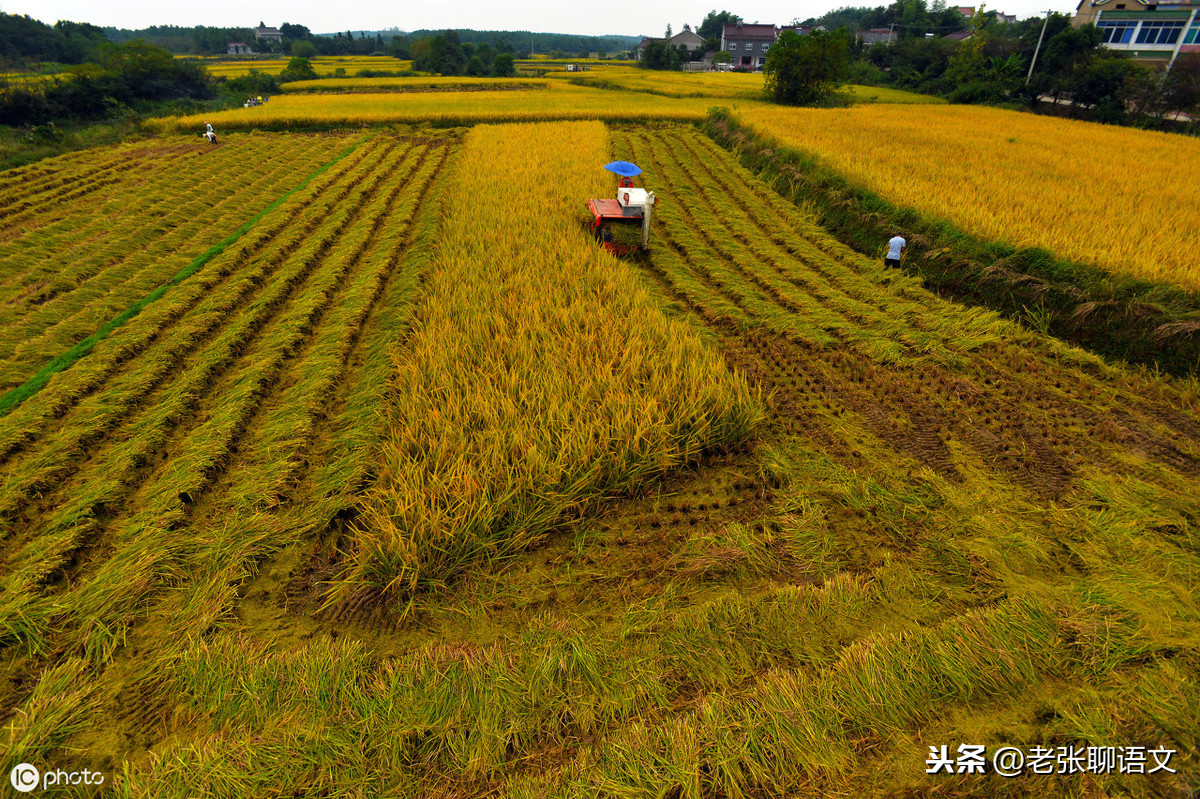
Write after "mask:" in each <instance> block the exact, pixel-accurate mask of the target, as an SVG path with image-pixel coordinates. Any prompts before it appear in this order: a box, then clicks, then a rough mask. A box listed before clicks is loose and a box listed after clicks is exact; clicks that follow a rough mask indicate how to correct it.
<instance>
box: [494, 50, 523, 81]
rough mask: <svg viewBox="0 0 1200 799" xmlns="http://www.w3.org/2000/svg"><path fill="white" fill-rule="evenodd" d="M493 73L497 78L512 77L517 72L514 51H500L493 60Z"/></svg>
mask: <svg viewBox="0 0 1200 799" xmlns="http://www.w3.org/2000/svg"><path fill="white" fill-rule="evenodd" d="M492 74H493V75H495V76H496V77H497V78H511V77H513V76H515V75H516V74H517V66H516V64H515V63H514V62H513V57H512V53H500V54H499V55H498V56H496V59H495V60H494V61H493V62H492Z"/></svg>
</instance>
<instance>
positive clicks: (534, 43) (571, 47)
mask: <svg viewBox="0 0 1200 799" xmlns="http://www.w3.org/2000/svg"><path fill="white" fill-rule="evenodd" d="M292 27H293V26H289V25H284V26H283V28H285V29H288V28H292ZM295 27H296V29H298V30H300V31H302V32H303V33H302V34H293V35H294V36H301V37H308V36H311V37H312V38H321V39H333V38H338V37H344V38H347V39H348V40H353V41H355V42H358V41H376V42H378V44H375V45H371V46H369V47H367V49H383V47H384V46H385V45H386V44H387V43H388V42H389V41H390V40H391V39H394V38H403V39H407V40H409V41H415V40H417V39H423V38H425V37H428V36H435V35H437V34H439V33H444V32H445V31H444V30H443V29H439V30H416V31H402V30H400V29H398V28H385V29H380V30H349V31H335V32H331V33H312V34H310V33H308V29H307V28H302V27H300V26H295ZM455 32H456V33H457V34H458V39H459V41H461V42H463V43H464V44H466V43H471V44H482V43H484V42H486V43H488V44H490V45H492V46H493V47H495V46H496V45H497V44H500V43H501V42H503V43H507V44H508V45H509V48H510V49H511V51H512V52H515V53H524V52H529V48H530V47H532V48H533V52H535V53H549V52H552V51H556V50H557V51H558V52H561V53H563V54H566V55H574V54H576V53H581V52H588V53H594V52H599V51H604V52H606V53H616V52H619V51H621V50H629V49H632V48H634V47H637V45H638V43H639V42H640V41H641V40H642V37H640V36H622V35H611V36H578V35H575V34H569V33H535V32H531V31H477V30H472V29H470V28H458V29H455ZM104 34H105V35H106V36H107V37H108V39H109V40H110V41H114V42H127V41H130V40H132V39H145V40H146V41H148V42H150V43H151V44H156V45H158V46H159V47H163V48H166V49H167V50H170V51H171V52H172V53H178V54H220V53H224V52H225V46H226V44H227V43H228V42H230V41H242V42H249V43H250V44H251V45H252V46H254V48H255V50H256V51H259V50H262V51H265V50H268V49H269V48H268V46H267V45H265V44H263V43H261V42H256V41H255V39H254V31H253V28H249V27H247V28H209V27H205V26H203V25H198V26H195V27H180V26H177V25H154V26H151V27H149V28H142V29H140V30H126V29H120V28H112V27H108V28H104ZM346 34H350V36H349V37H347V36H346ZM284 35H285V36H289V31H288V30H284ZM380 39H382V41H381V42H380V41H379V40H380ZM285 44H286V43H285ZM277 47H278V46H277ZM322 52H324V51H323V50H322Z"/></svg>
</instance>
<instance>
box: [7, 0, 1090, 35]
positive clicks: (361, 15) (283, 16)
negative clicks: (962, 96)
mask: <svg viewBox="0 0 1200 799" xmlns="http://www.w3.org/2000/svg"><path fill="white" fill-rule="evenodd" d="M927 1H928V2H932V0H927ZM974 1H975V0H958V2H962V3H964V4H971V3H973V2H974ZM712 2H713V0H708V2H703V0H702V1H701V2H689V1H688V0H660V2H656V3H629V2H623V0H617V2H593V3H580V2H563V1H562V0H529V1H528V2H522V3H503V2H501V3H497V2H494V0H493V1H492V2H489V0H435V2H422V3H397V2H394V0H392V2H383V0H353V1H352V2H349V3H337V2H329V1H328V0H326V1H325V2H315V0H258V2H246V0H191V2H178V0H176V2H171V3H161V2H143V1H142V0H108V2H96V0H0V11H4V12H6V13H8V14H28V15H29V16H31V17H33V18H35V19H40V20H42V21H43V22H46V23H48V24H54V23H55V22H57V21H58V20H60V19H69V20H71V21H73V22H90V23H92V24H93V25H101V26H108V25H111V26H114V27H118V28H133V29H136V28H145V27H148V26H150V25H185V26H191V25H209V26H213V27H255V26H257V25H258V23H259V22H260V21H262V22H265V23H266V24H267V25H271V26H276V27H278V26H279V25H280V24H281V23H284V22H290V23H292V24H299V25H307V26H308V27H309V29H310V30H312V31H313V32H314V33H332V32H334V31H345V30H352V31H359V30H381V29H387V28H393V27H394V28H399V29H401V30H405V31H411V30H420V29H422V28H428V29H440V28H473V29H475V30H531V31H536V32H548V33H578V34H585V35H592V36H603V35H607V34H622V35H629V36H642V35H645V36H661V35H662V34H663V32H664V31H665V30H666V27H667V25H668V23H669V24H670V25H671V28H672V30H673V31H674V32H675V33H678V32H679V31H680V30H681V29H682V27H683V24H684V23H685V22H687V23H691V25H692V26H693V27H695V26H697V25H699V24H700V22H701V20H703V19H704V15H705V14H707V13H708V12H709V11H710V10H713V5H712ZM890 2H891V0H807V1H806V2H804V3H787V2H782V1H781V0H754V1H753V2H743V1H742V0H729V2H728V4H726V3H725V2H722V3H721V4H720V5H717V6H716V9H717V10H723V9H725V8H728V9H729V10H730V11H733V12H734V13H736V14H740V15H741V17H742V18H743V19H744V20H746V21H747V22H764V23H766V22H773V23H776V24H781V25H782V24H787V23H789V22H791V21H792V20H793V19H807V18H809V17H816V16H820V15H821V14H823V13H825V12H826V11H829V10H832V9H834V8H840V7H843V6H871V7H873V6H877V5H888V4H890ZM947 5H957V2H954V0H948V2H947ZM987 8H988V9H990V10H995V11H1003V12H1005V13H1007V14H1016V15H1017V17H1018V18H1019V19H1025V18H1026V17H1031V16H1035V15H1038V14H1041V13H1044V12H1045V11H1046V10H1047V9H1049V10H1053V11H1060V12H1063V13H1070V14H1073V13H1074V11H1075V3H1073V2H1070V0H1066V1H1065V2H1064V0H1049V2H1048V1H1047V0H991V2H988V3H987Z"/></svg>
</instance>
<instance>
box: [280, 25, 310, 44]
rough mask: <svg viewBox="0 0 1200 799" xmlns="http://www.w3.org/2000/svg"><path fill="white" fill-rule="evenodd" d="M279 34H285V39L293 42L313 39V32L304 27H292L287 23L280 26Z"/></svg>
mask: <svg viewBox="0 0 1200 799" xmlns="http://www.w3.org/2000/svg"><path fill="white" fill-rule="evenodd" d="M279 32H280V33H282V34H283V38H285V39H291V40H292V41H293V42H298V41H300V40H301V39H311V38H312V32H311V31H309V29H308V28H307V27H305V26H304V25H292V24H290V23H287V22H285V23H283V24H282V25H280V26H279Z"/></svg>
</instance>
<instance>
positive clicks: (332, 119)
mask: <svg viewBox="0 0 1200 799" xmlns="http://www.w3.org/2000/svg"><path fill="white" fill-rule="evenodd" d="M750 102H752V101H741V102H740V105H742V106H744V105H746V104H747V103H750ZM753 102H754V104H755V105H757V104H758V103H757V101H753ZM710 105H712V102H711V100H709V99H706V98H703V97H699V98H669V97H657V96H654V95H648V94H641V93H636V92H629V93H623V92H611V91H605V90H602V89H589V88H586V87H583V86H573V85H570V84H561V83H559V82H555V81H551V82H549V84H548V86H547V88H546V89H531V90H527V91H505V92H478V91H475V92H405V93H397V94H384V93H369V94H328V93H325V94H288V95H277V96H275V97H272V98H271V101H270V102H269V103H267V104H266V105H262V106H258V107H255V108H234V109H230V110H226V111H218V112H215V113H212V112H208V113H205V114H193V115H191V116H185V117H160V118H158V119H152V120H149V121H148V122H147V123H146V126H147V127H148V128H149V129H150V130H152V131H155V132H164V133H165V132H175V131H180V130H193V129H196V128H197V126H199V128H200V129H203V127H204V123H205V122H211V123H212V124H213V125H214V126H215V127H216V128H217V129H218V130H222V129H239V128H240V129H247V128H255V127H259V128H261V127H307V126H315V125H362V124H392V123H415V122H435V123H441V124H451V125H466V124H474V123H478V122H521V121H539V120H545V121H553V120H568V119H605V120H612V121H643V120H656V121H659V120H673V121H698V120H701V119H703V118H704V116H705V114H706V113H707V111H708V107H709V106H710ZM735 107H736V106H735Z"/></svg>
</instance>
